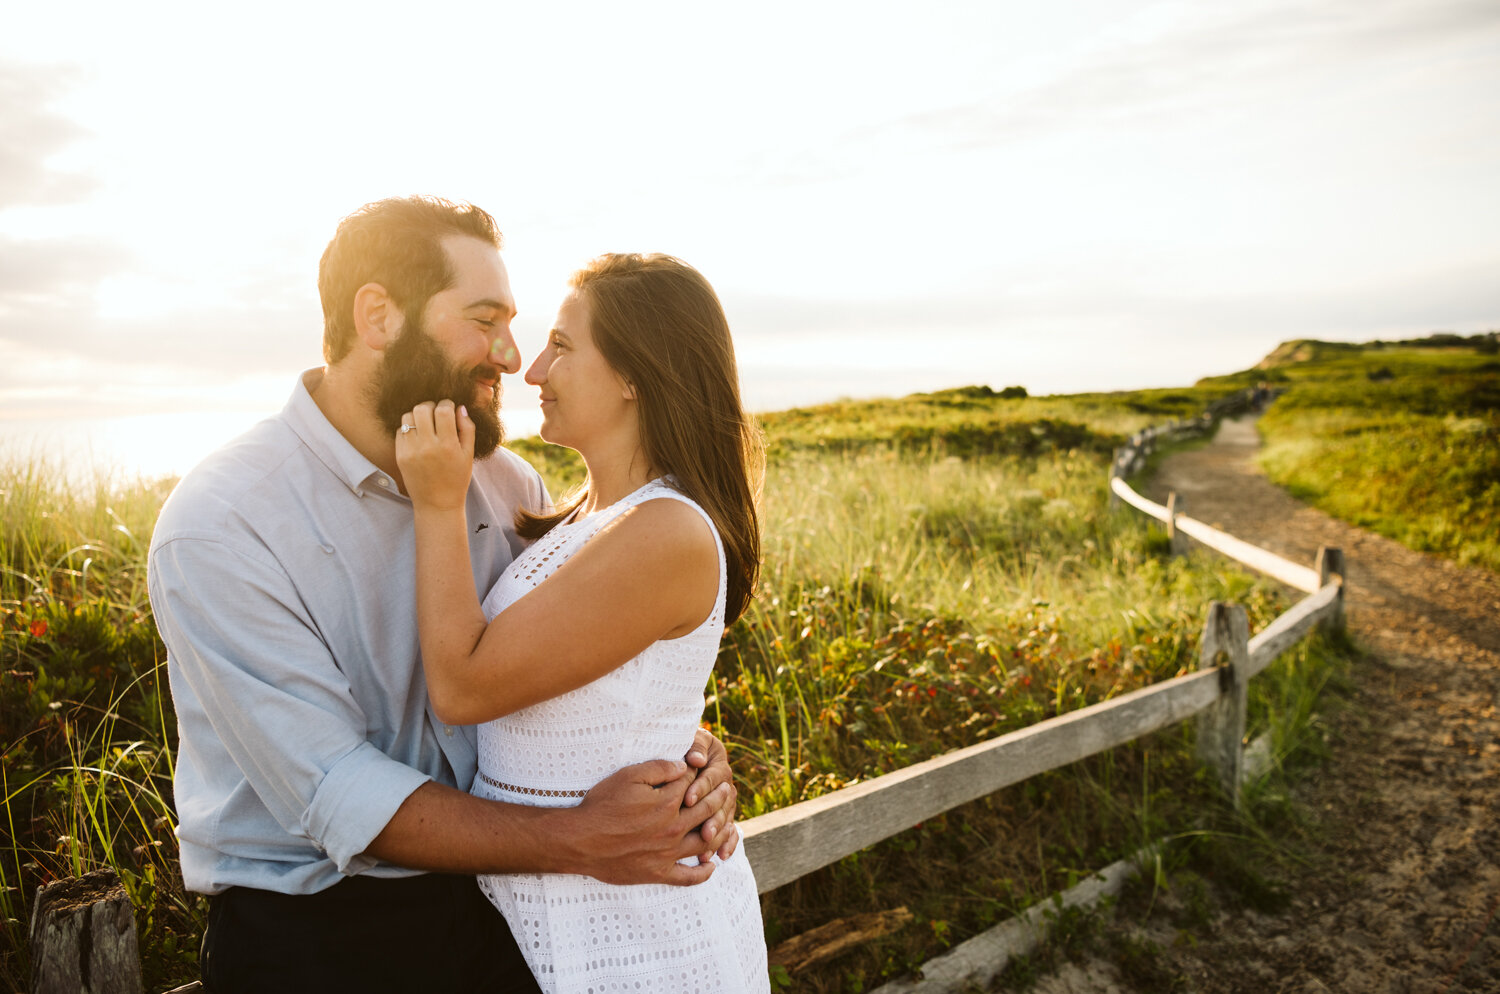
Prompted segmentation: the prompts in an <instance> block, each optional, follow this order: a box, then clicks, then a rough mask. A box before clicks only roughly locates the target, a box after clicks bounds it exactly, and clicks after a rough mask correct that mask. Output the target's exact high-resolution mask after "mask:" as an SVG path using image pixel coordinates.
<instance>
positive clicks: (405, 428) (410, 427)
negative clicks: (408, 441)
mask: <svg viewBox="0 0 1500 994" xmlns="http://www.w3.org/2000/svg"><path fill="white" fill-rule="evenodd" d="M416 430H417V426H416V425H402V426H401V434H403V435H405V434H406V433H407V432H409V431H416Z"/></svg>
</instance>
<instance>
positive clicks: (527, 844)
mask: <svg viewBox="0 0 1500 994" xmlns="http://www.w3.org/2000/svg"><path fill="white" fill-rule="evenodd" d="M572 810H573V809H568V808H539V807H527V806H525V805H521V804H502V803H500V802H498V801H488V800H485V799H484V798H481V797H474V796H473V795H471V794H466V793H464V792H463V791H461V790H457V789H455V788H453V787H447V786H444V785H442V784H439V783H434V782H430V781H429V782H428V783H425V784H423V785H422V786H421V787H418V788H417V789H416V790H415V791H413V792H412V793H411V795H410V796H408V797H407V799H406V800H405V801H403V802H402V804H401V807H400V808H398V809H397V810H396V813H395V815H393V816H392V817H391V820H390V821H389V822H387V823H386V826H385V828H384V829H382V830H381V832H380V834H379V835H377V836H376V837H375V838H374V839H373V840H372V841H371V842H370V845H369V847H368V848H367V849H366V850H365V854H366V855H369V856H373V857H375V858H376V859H379V860H382V861H383V862H386V863H394V864H396V865H397V866H405V867H409V868H410V869H413V870H429V871H432V872H437V873H563V872H570V870H571V872H577V871H576V869H572V868H571V865H572V864H575V863H576V862H577V861H578V858H579V856H578V854H577V853H574V852H572V851H571V848H570V840H571V839H572V838H573V836H574V834H575V833H573V832H572V831H571V826H570V821H571V820H572V818H571V816H570V812H571V811H572Z"/></svg>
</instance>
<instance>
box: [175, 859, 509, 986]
mask: <svg viewBox="0 0 1500 994" xmlns="http://www.w3.org/2000/svg"><path fill="white" fill-rule="evenodd" d="M199 968H200V969H201V971H202V973H203V985H204V987H205V989H206V991H207V994H252V992H253V994H298V992H307V994H333V992H339V991H358V992H360V994H376V992H382V991H389V992H391V994H398V992H399V994H409V992H413V991H422V992H425V991H433V992H442V991H464V992H469V991H475V992H482V994H493V992H508V991H528V992H530V991H537V990H538V988H537V985H536V981H535V980H533V979H532V976H531V973H530V971H529V970H527V969H526V962H525V961H524V960H523V959H522V958H521V952H520V950H519V949H518V948H517V947H516V942H515V939H513V938H512V937H511V934H510V929H509V928H508V927H507V926H506V924H505V919H504V918H503V917H501V915H500V912H499V911H497V910H495V907H494V905H492V904H490V902H489V901H488V900H486V899H485V897H484V895H483V894H482V893H480V890H479V886H478V884H476V883H475V881H474V878H473V877H466V876H453V875H449V874H439V873H430V874H424V875H423V876H419V877H401V878H398V879H395V880H380V879H375V878H372V877H350V878H348V879H347V880H343V881H340V882H339V883H337V884H335V885H334V886H332V887H330V888H329V889H328V890H325V891H322V892H320V893H317V894H306V895H288V894H276V893H272V892H271V891H264V890H254V889H251V888H248V887H231V888H230V889H229V890H227V891H225V892H224V893H222V894H215V895H214V896H213V897H212V898H210V900H209V911H208V929H207V930H206V931H205V932H204V935H203V952H202V956H201V957H200V959H199Z"/></svg>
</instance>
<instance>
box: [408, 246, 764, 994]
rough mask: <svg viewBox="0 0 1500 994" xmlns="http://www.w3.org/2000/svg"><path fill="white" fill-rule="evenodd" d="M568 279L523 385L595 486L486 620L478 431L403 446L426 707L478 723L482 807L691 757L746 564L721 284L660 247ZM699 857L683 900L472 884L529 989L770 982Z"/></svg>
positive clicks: (566, 796)
mask: <svg viewBox="0 0 1500 994" xmlns="http://www.w3.org/2000/svg"><path fill="white" fill-rule="evenodd" d="M570 286H571V288H572V292H571V293H570V294H569V295H568V297H567V299H566V300H565V301H564V302H563V304H562V307H561V309H560V310H559V311H558V316H557V324H556V326H555V327H554V328H553V329H552V331H551V333H550V335H549V336H548V341H547V346H546V348H545V349H544V350H543V352H542V354H541V355H540V356H538V357H537V360H536V362H535V363H533V364H532V366H531V368H530V369H529V370H528V371H527V373H526V382H528V383H531V384H533V385H535V386H537V387H539V388H540V391H541V398H542V413H543V421H542V427H541V435H542V438H544V439H546V440H547V441H549V442H552V443H554V444H558V445H566V446H568V447H569V448H572V449H575V450H576V451H577V452H578V453H579V454H580V455H582V457H583V460H584V463H585V464H586V466H587V467H588V478H587V480H586V482H585V483H584V485H583V486H581V487H580V488H579V489H578V490H576V491H575V492H574V493H573V494H571V495H570V496H569V497H567V498H565V499H564V500H563V501H562V503H561V505H560V506H559V507H558V508H557V509H556V510H554V511H553V512H552V513H549V514H543V515H532V514H529V513H527V512H524V511H523V512H521V514H520V515H519V516H518V527H517V531H518V532H520V534H522V535H523V536H525V537H528V538H531V539H534V542H533V544H532V545H531V546H530V548H528V549H527V550H526V551H525V552H524V553H522V554H521V556H519V557H518V558H517V559H516V560H515V561H514V562H513V563H512V564H511V565H510V567H509V568H508V569H507V570H506V571H505V574H504V576H502V577H501V579H500V580H499V582H497V583H496V585H495V587H494V588H493V589H492V590H491V591H490V592H489V595H488V596H487V597H486V598H485V600H484V602H483V604H482V605H481V603H480V601H479V598H478V596H477V595H476V593H475V591H474V589H473V585H472V583H471V580H470V578H471V576H472V573H471V571H470V568H469V560H468V547H467V542H466V535H467V528H468V524H467V522H466V521H465V518H464V496H465V492H466V489H467V486H468V480H469V469H470V463H471V459H472V456H471V453H472V451H473V435H474V426H473V423H472V421H471V420H470V419H469V417H468V414H467V411H465V410H464V409H463V408H459V409H457V410H455V409H454V408H453V406H452V404H451V402H448V401H444V402H443V403H441V404H439V405H432V404H423V405H421V406H419V407H418V408H417V409H416V410H414V411H413V412H412V413H411V414H410V415H408V416H407V418H405V419H404V423H405V424H407V425H411V426H412V428H411V429H410V430H407V429H403V430H402V431H400V432H398V433H397V445H396V453H397V457H398V460H399V462H400V465H401V472H402V476H403V478H404V480H405V483H406V488H407V491H408V493H409V494H410V496H411V498H412V502H413V504H414V505H415V513H416V541H417V613H418V619H419V622H420V626H421V643H422V664H423V667H424V669H425V671H426V676H427V685H428V689H429V693H430V694H431V698H432V703H433V707H434V710H435V711H436V712H437V713H438V715H439V717H441V718H442V720H444V721H448V722H458V723H478V722H483V723H484V724H483V725H482V726H481V728H480V731H479V775H478V777H477V778H476V780H475V783H474V792H475V793H477V794H480V795H482V796H485V797H490V798H495V799H499V800H504V801H510V802H513V803H525V804H547V805H571V804H577V803H578V802H579V800H580V799H581V798H582V796H583V794H584V793H585V792H586V791H587V790H588V788H589V787H591V786H592V785H593V784H594V783H596V782H598V781H599V780H601V779H603V778H604V777H605V776H606V775H608V774H609V773H612V772H613V771H615V770H616V769H618V768H619V767H621V766H624V765H626V764H629V763H635V762H640V761H643V760H648V759H673V758H676V757H679V756H681V755H682V754H683V753H684V752H686V750H687V748H688V746H689V745H690V744H691V743H692V738H693V732H694V729H696V728H697V726H698V723H699V721H700V720H701V718H702V711H703V687H704V685H705V683H706V681H707V679H708V677H709V674H710V672H711V670H712V668H713V663H714V659H715V657H716V655H717V652H718V645H719V639H720V636H721V635H722V633H723V630H724V626H725V624H726V623H732V622H733V621H734V620H735V619H737V618H738V617H739V616H740V615H741V614H742V613H743V612H744V611H745V608H746V607H747V605H748V604H749V601H750V597H751V593H752V589H753V587H754V583H755V578H756V574H757V571H758V569H759V561H760V540H759V534H758V524H757V520H756V512H755V503H754V501H755V492H756V483H757V480H758V476H759V470H760V466H761V458H762V455H761V449H760V445H759V438H758V435H757V433H756V430H755V428H754V427H753V425H752V423H751V422H750V419H749V418H748V417H747V416H746V415H745V413H744V411H743V410H742V409H741V406H740V400H739V385H738V377H737V374H736V370H735V361H734V348H733V344H732V342H731V341H730V335H729V325H728V322H727V320H726V319H725V317H724V311H723V308H722V307H721V306H720V304H719V300H718V297H717V296H716V295H715V294H714V291H713V288H712V287H710V286H709V284H708V282H707V281H706V280H704V279H703V277H702V276H701V275H699V274H698V272H697V271H696V270H694V269H693V268H692V267H690V266H688V265H686V264H685V263H683V262H681V261H679V260H677V259H674V258H671V257H669V256H664V255H646V256H641V255H606V256H601V257H600V258H598V259H596V260H594V261H593V262H592V263H591V264H590V265H589V266H587V267H586V268H584V269H582V270H580V271H579V272H578V273H575V274H574V276H573V278H572V280H571V281H570ZM706 858H712V859H713V861H714V862H715V864H716V865H715V867H714V870H713V872H712V874H711V875H710V877H709V879H708V881H707V882H706V883H703V884H700V885H697V886H695V887H690V888H674V887H668V886H665V885H661V886H617V885H611V884H607V883H603V882H600V881H597V880H594V879H593V878H590V877H583V876H576V875H562V874H548V875H535V874H533V875H504V876H490V877H483V878H481V881H480V884H481V888H482V889H483V890H484V892H485V894H486V895H488V897H489V898H490V900H491V901H493V902H494V903H495V905H496V906H497V907H498V908H499V909H500V911H501V912H502V913H503V914H504V915H505V917H506V920H507V921H508V922H509V924H510V927H511V930H512V931H513V932H514V933H515V936H516V940H517V942H518V943H519V944H520V946H521V949H522V952H523V953H524V954H525V956H526V958H527V962H528V964H529V965H530V966H531V968H532V971H533V973H534V974H535V975H536V978H537V981H538V983H540V984H541V987H542V989H543V990H544V991H549V992H551V991H557V992H571V991H587V990H601V989H603V990H613V989H615V987H613V986H610V984H611V982H617V983H620V984H622V985H623V986H622V987H621V988H620V989H631V990H636V989H641V990H651V991H673V992H676V991H683V992H687V991H694V990H704V991H725V992H733V991H766V990H769V980H768V977H767V967H766V951H765V943H764V936H763V930H762V926H761V920H760V906H759V900H758V898H757V895H756V888H755V880H754V877H753V876H752V875H751V872H750V867H749V864H748V862H747V861H746V859H745V856H744V854H743V849H738V850H736V851H735V853H734V855H733V856H731V857H730V858H729V859H728V860H724V861H722V862H720V861H719V860H718V857H717V856H712V857H706ZM637 983H639V985H640V986H636V985H637ZM601 984H602V985H604V986H602V987H601V986H600V985H601Z"/></svg>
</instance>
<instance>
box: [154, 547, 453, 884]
mask: <svg viewBox="0 0 1500 994" xmlns="http://www.w3.org/2000/svg"><path fill="white" fill-rule="evenodd" d="M149 577H150V579H149V583H150V594H151V604H152V609H153V611H154V613H155V616H156V621H157V625H158V627H159V629H160V631H161V635H162V639H163V641H164V642H165V643H166V645H167V649H168V669H169V673H170V678H171V681H172V693H173V697H174V700H175V702H176V704H177V709H178V715H179V722H181V723H182V728H181V736H180V737H181V739H182V741H183V742H184V744H187V743H193V753H192V755H184V756H183V757H182V760H181V761H182V762H186V763H190V764H191V765H192V766H193V769H192V770H190V771H187V775H188V776H191V777H193V778H194V782H195V787H196V788H197V789H198V792H199V793H200V794H202V795H204V796H205V797H207V798H212V799H213V803H210V804H208V805H206V806H205V807H204V808H203V810H201V811H199V812H198V813H197V819H198V820H199V822H200V823H196V824H190V823H189V821H190V819H188V818H187V817H184V823H183V825H182V832H183V836H184V839H189V838H190V837H193V836H197V838H196V839H195V840H194V841H197V842H198V843H199V844H201V845H204V846H206V847H208V848H211V849H215V850H219V851H225V852H229V851H234V850H235V849H236V848H239V849H242V850H243V851H245V852H246V853H248V854H252V855H253V854H255V853H256V852H257V846H262V847H263V846H264V843H262V842H260V841H259V840H257V839H255V838H253V837H250V836H249V834H248V833H245V829H244V826H243V824H242V822H243V819H236V818H230V817H225V812H226V810H228V809H230V808H232V807H234V804H235V798H236V796H237V795H240V794H241V793H242V792H243V791H244V790H245V789H247V788H248V790H250V791H253V793H254V795H255V798H256V799H258V801H259V804H260V805H262V806H263V807H264V810H265V811H266V812H268V813H269V815H270V817H271V818H273V819H274V820H275V822H276V823H277V824H278V825H279V826H280V827H281V829H282V830H284V832H285V833H286V835H287V836H288V837H290V838H289V839H288V841H289V842H293V843H294V842H295V839H297V838H305V839H306V840H308V841H309V842H310V843H311V844H312V845H313V846H315V847H316V848H317V849H318V850H319V851H321V852H323V853H324V854H326V856H327V857H328V858H329V859H330V860H331V861H332V862H333V863H334V864H335V865H336V866H337V867H338V869H339V871H340V872H342V873H344V874H352V873H358V872H361V871H362V870H364V869H367V868H368V867H370V866H372V865H374V862H375V861H374V860H373V859H371V858H370V857H367V856H363V855H361V854H362V853H363V852H364V851H365V850H366V849H367V848H368V847H369V845H370V843H371V841H372V840H373V839H374V838H375V837H376V836H377V835H378V834H380V832H381V830H382V829H384V827H385V826H386V824H387V823H388V822H389V821H390V819H391V817H392V816H393V815H394V814H395V812H396V810H397V808H399V807H400V806H401V804H402V802H403V801H404V800H405V799H406V798H407V797H408V796H410V794H411V793H412V792H413V791H414V790H416V789H417V788H418V787H420V786H421V785H422V784H423V783H424V782H426V781H427V780H429V779H431V778H430V777H429V776H428V775H427V774H425V773H423V772H421V771H419V770H417V769H414V768H413V767H411V766H408V765H406V764H404V763H401V762H398V761H396V760H394V759H392V758H391V757H389V756H387V755H386V754H385V753H383V752H382V751H381V750H380V749H378V748H377V747H376V746H374V745H373V744H371V742H370V741H368V728H369V726H370V721H369V717H368V716H367V715H366V714H365V712H364V710H363V709H362V708H361V707H360V706H359V704H358V702H357V700H356V698H355V694H354V693H353V691H352V689H351V687H350V683H349V680H348V679H347V678H346V677H345V675H344V673H343V672H342V671H341V670H340V668H339V666H338V664H337V662H336V661H335V659H334V657H333V655H332V654H331V653H330V651H329V648H328V646H327V645H326V644H325V641H324V639H323V637H322V636H321V633H320V632H319V631H318V628H317V625H316V624H315V621H314V619H313V618H312V617H311V616H310V614H309V612H308V610H307V607H306V605H305V604H304V603H303V601H302V599H301V597H300V596H299V595H298V592H297V588H296V586H295V584H294V583H293V582H292V581H291V580H290V578H289V577H288V576H287V574H286V572H285V570H283V569H282V568H281V565H280V564H279V563H277V562H276V560H275V559H274V557H272V556H271V555H270V554H269V553H268V552H265V551H264V550H258V549H255V548H253V547H249V548H247V547H236V546H234V545H231V544H230V543H229V542H227V541H225V540H223V539H222V538H220V537H216V536H211V535H203V534H199V535H188V536H179V537H175V538H173V539H171V540H169V541H167V542H165V543H163V544H162V545H160V546H159V547H157V548H155V549H153V552H152V558H151V562H150V569H149ZM242 834H244V835H245V837H240V836H241V835H242Z"/></svg>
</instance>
